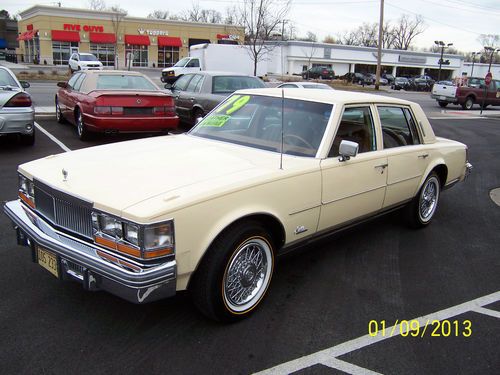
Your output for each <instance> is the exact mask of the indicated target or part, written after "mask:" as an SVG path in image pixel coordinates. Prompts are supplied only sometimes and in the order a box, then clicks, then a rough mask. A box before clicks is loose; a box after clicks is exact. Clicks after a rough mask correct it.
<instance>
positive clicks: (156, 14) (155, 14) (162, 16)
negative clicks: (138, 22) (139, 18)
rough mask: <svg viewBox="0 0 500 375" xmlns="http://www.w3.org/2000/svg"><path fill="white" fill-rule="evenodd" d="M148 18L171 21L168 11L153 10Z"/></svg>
mask: <svg viewBox="0 0 500 375" xmlns="http://www.w3.org/2000/svg"><path fill="white" fill-rule="evenodd" d="M148 18H153V19H156V20H166V19H170V12H169V11H168V10H159V9H157V10H153V11H152V12H151V13H149V14H148Z"/></svg>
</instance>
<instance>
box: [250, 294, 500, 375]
mask: <svg viewBox="0 0 500 375" xmlns="http://www.w3.org/2000/svg"><path fill="white" fill-rule="evenodd" d="M497 301H500V291H498V292H495V293H492V294H489V295H487V296H484V297H480V298H477V299H475V300H472V301H469V302H465V303H462V304H460V305H456V306H453V307H450V308H447V309H444V310H440V311H437V312H435V313H432V314H429V315H425V316H421V317H419V318H415V319H411V320H408V321H415V320H417V321H418V322H419V324H420V327H424V326H425V325H426V323H427V322H432V321H434V320H439V321H441V320H445V319H449V318H452V317H454V316H457V315H461V314H464V313H466V312H470V311H475V310H477V309H478V308H481V307H483V306H485V305H489V304H490V303H494V302H497ZM386 332H391V335H385V336H383V335H376V336H370V335H364V336H361V337H358V338H356V339H354V340H351V341H347V342H344V343H342V344H339V345H335V346H333V347H331V348H328V349H325V350H321V351H319V352H316V353H313V354H309V355H306V356H304V357H301V358H297V359H294V360H292V361H289V362H285V363H282V364H280V365H278V366H275V367H272V368H270V369H267V370H264V371H261V372H258V373H257V374H259V375H264V374H266V375H267V374H290V373H292V372H295V371H299V370H302V369H305V368H307V367H311V366H314V365H316V364H325V365H327V366H328V363H330V362H331V361H333V360H334V359H336V357H340V356H342V355H344V354H347V353H350V352H352V351H355V350H359V349H361V348H364V347H366V346H369V345H372V344H375V343H377V342H380V341H383V340H386V339H389V338H391V337H396V336H398V335H399V334H401V333H406V330H405V329H404V328H401V326H400V324H398V325H395V326H392V327H388V328H387V329H386ZM332 363H334V362H332ZM356 367H357V366H356ZM366 371H369V370H366Z"/></svg>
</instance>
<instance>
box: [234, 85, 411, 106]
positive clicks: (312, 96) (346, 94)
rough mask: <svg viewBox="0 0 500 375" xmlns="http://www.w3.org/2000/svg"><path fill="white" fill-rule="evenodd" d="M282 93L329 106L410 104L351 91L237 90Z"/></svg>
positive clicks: (251, 92)
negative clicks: (328, 104)
mask: <svg viewBox="0 0 500 375" xmlns="http://www.w3.org/2000/svg"><path fill="white" fill-rule="evenodd" d="M282 92H283V94H284V96H285V97H286V98H289V99H302V100H308V101H317V102H322V103H331V104H350V103H387V104H402V105H410V104H412V102H410V101H407V100H403V99H398V98H393V97H388V96H384V95H374V94H365V93H359V92H352V91H341V90H322V89H309V90H297V89H293V88H290V89H287V88H263V89H246V90H238V91H236V93H238V94H253V95H265V96H273V97H281V95H282Z"/></svg>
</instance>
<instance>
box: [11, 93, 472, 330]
mask: <svg viewBox="0 0 500 375" xmlns="http://www.w3.org/2000/svg"><path fill="white" fill-rule="evenodd" d="M471 168H472V167H471V165H470V164H469V163H468V161H467V147H466V146H465V145H464V144H462V143H459V142H456V141H452V140H448V139H444V138H439V137H436V136H435V135H434V132H433V130H432V128H431V125H430V124H429V121H428V120H427V118H426V117H425V115H424V113H423V111H422V109H421V108H420V106H419V105H418V104H415V103H412V102H409V101H405V100H399V99H394V98H388V97H384V96H379V95H368V94H358V93H349V92H342V91H330V90H297V89H276V88H274V89H253V90H242V91H237V92H235V93H234V94H233V95H231V96H230V97H228V98H227V99H226V100H225V101H224V102H222V103H221V104H220V105H219V106H218V107H216V108H215V109H214V110H213V111H211V112H210V113H209V114H208V115H207V116H206V117H205V118H204V119H203V120H202V121H201V122H199V123H198V124H197V125H196V127H194V128H193V129H192V130H191V131H190V132H189V133H187V134H182V135H173V136H165V137H156V138H148V139H141V140H135V141H130V142H121V143H115V144H110V145H105V146H98V147H92V148H87V149H82V150H78V151H74V152H68V153H64V154H60V155H55V156H51V157H47V158H44V159H40V160H36V161H33V162H29V163H26V164H23V165H21V166H20V167H19V169H18V171H19V182H20V185H19V199H18V200H16V201H12V202H8V203H7V204H6V205H5V212H6V214H7V215H8V216H9V217H10V219H11V220H12V221H13V222H14V224H15V227H16V228H17V238H18V239H19V242H20V243H21V244H28V243H29V244H30V245H31V249H32V257H33V258H32V257H31V256H28V255H27V256H26V261H28V259H35V260H36V261H37V262H38V263H39V264H40V265H41V266H42V267H44V268H45V269H47V270H49V271H50V272H51V273H53V274H54V275H56V276H57V277H59V278H62V279H72V280H76V281H78V282H80V283H81V284H83V287H84V288H85V289H87V290H106V291H108V292H110V293H113V294H115V295H118V296H120V297H122V298H124V299H126V300H129V301H131V302H134V303H145V302H149V301H155V300H158V299H161V298H165V297H169V296H172V295H174V294H175V293H176V292H177V291H181V290H186V289H187V290H189V291H190V292H191V294H192V296H193V300H194V302H195V304H196V306H198V308H199V309H200V310H201V311H202V312H203V313H205V314H206V315H207V316H209V317H211V318H213V319H217V320H221V321H234V320H237V319H241V318H244V317H246V316H248V315H249V314H251V313H252V312H253V311H255V308H256V307H258V306H259V305H260V302H261V301H262V300H263V298H264V297H265V295H266V293H267V290H268V288H269V285H270V284H271V279H272V275H273V272H274V265H275V258H276V256H278V255H280V254H283V253H285V252H288V251H290V250H292V249H294V248H296V247H297V246H300V245H305V244H310V243H312V242H313V241H314V240H318V239H324V238H325V236H327V235H330V234H332V233H335V232H337V231H339V230H342V229H343V228H346V227H348V226H351V225H352V224H354V223H358V222H362V221H365V220H367V219H368V218H370V217H373V216H376V215H379V214H382V213H386V212H389V211H393V210H394V209H397V208H402V209H403V210H404V211H403V213H404V215H405V217H406V219H407V221H408V223H409V224H410V225H411V226H412V227H425V226H427V225H429V223H430V222H431V220H432V218H433V217H434V216H435V215H436V212H437V208H438V204H439V199H440V196H441V192H442V191H443V190H444V189H446V188H449V187H451V186H452V185H454V184H455V183H457V182H459V181H463V180H464V179H465V178H466V176H467V175H468V173H469V172H470V170H471ZM449 203H450V204H451V203H452V202H449ZM457 214H460V213H457ZM312 274H313V273H312ZM283 313H286V312H283Z"/></svg>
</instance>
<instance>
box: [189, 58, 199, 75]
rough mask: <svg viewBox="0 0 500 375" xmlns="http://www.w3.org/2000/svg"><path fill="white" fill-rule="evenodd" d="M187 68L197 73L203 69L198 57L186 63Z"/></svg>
mask: <svg viewBox="0 0 500 375" xmlns="http://www.w3.org/2000/svg"><path fill="white" fill-rule="evenodd" d="M186 69H187V71H188V72H189V73H195V72H199V71H200V70H201V67H200V60H199V59H197V58H193V59H191V60H190V61H189V62H188V63H187V64H186Z"/></svg>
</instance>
